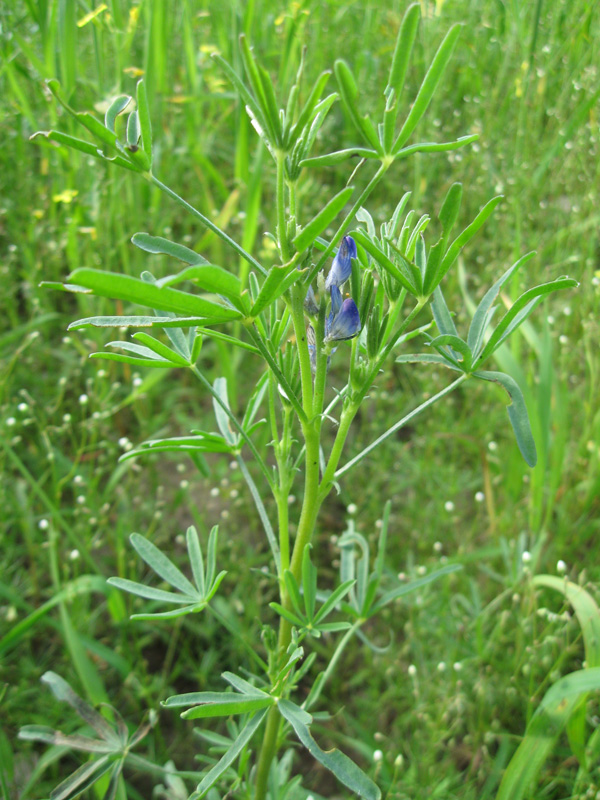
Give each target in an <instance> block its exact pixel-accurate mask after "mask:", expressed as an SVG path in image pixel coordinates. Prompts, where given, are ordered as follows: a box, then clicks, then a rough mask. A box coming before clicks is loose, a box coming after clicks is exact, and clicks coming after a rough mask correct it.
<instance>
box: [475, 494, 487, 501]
mask: <svg viewBox="0 0 600 800" xmlns="http://www.w3.org/2000/svg"><path fill="white" fill-rule="evenodd" d="M484 500H485V495H484V493H483V492H475V502H476V503H483V501H484Z"/></svg>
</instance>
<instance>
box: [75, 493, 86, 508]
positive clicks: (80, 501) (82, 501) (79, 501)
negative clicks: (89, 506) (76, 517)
mask: <svg viewBox="0 0 600 800" xmlns="http://www.w3.org/2000/svg"><path fill="white" fill-rule="evenodd" d="M77 504H78V505H80V506H82V505H84V504H85V495H84V494H80V495H79V496H78V497H77Z"/></svg>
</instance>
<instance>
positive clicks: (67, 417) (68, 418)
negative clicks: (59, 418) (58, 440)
mask: <svg viewBox="0 0 600 800" xmlns="http://www.w3.org/2000/svg"><path fill="white" fill-rule="evenodd" d="M72 419H73V417H72V416H71V415H70V414H63V422H64V423H65V425H68V424H69V423H70V422H71V420H72Z"/></svg>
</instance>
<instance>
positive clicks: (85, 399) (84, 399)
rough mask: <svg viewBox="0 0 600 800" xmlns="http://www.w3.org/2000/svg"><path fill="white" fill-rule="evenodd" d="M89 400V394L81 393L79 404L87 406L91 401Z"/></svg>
mask: <svg viewBox="0 0 600 800" xmlns="http://www.w3.org/2000/svg"><path fill="white" fill-rule="evenodd" d="M89 400H90V398H89V397H88V396H87V394H80V395H79V405H80V406H87V404H88V403H89Z"/></svg>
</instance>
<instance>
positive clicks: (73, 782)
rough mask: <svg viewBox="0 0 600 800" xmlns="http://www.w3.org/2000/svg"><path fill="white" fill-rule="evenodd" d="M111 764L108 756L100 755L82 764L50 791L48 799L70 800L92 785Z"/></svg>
mask: <svg viewBox="0 0 600 800" xmlns="http://www.w3.org/2000/svg"><path fill="white" fill-rule="evenodd" d="M112 766H113V762H112V760H111V759H110V756H108V755H106V756H101V757H100V758H97V759H95V760H94V761H89V762H88V763H87V764H82V765H81V766H80V767H78V768H77V769H76V770H75V772H73V773H72V774H71V775H69V777H68V778H67V779H66V780H64V781H62V783H59V785H58V786H57V787H56V788H55V789H53V790H52V791H51V792H50V800H71V799H72V798H74V797H77V796H78V795H80V794H82V793H83V792H84V791H85V790H86V789H87V788H89V787H90V786H92V785H93V784H94V783H96V781H97V780H99V779H100V778H101V777H102V776H103V775H104V774H105V773H106V772H108V770H109V769H111V768H112Z"/></svg>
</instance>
